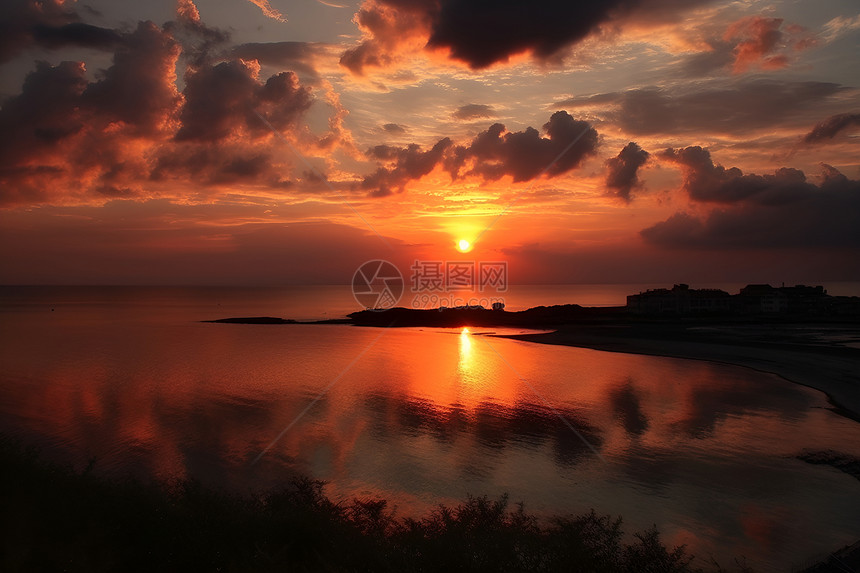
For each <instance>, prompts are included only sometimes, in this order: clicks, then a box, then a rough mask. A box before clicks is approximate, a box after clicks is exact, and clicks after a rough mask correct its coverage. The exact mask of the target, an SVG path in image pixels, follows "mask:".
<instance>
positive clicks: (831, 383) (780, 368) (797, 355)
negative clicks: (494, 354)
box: [502, 329, 860, 422]
mask: <svg viewBox="0 0 860 573" xmlns="http://www.w3.org/2000/svg"><path fill="white" fill-rule="evenodd" d="M502 337H503V338H512V339H515V340H523V341H527V342H537V343H541V344H558V345H563V346H577V347H581V348H591V349H594V350H603V351H608V352H624V353H628V354H645V355H650V356H665V357H670V358H688V359H694V360H706V361H709V362H720V363H724V364H732V365H736V366H745V367H747V368H752V369H754V370H759V371H762V372H768V373H771V374H776V375H777V376H780V377H782V378H784V379H786V380H788V381H790V382H794V383H796V384H801V385H803V386H807V387H809V388H814V389H816V390H819V391H821V392H824V393H825V394H826V395H827V398H828V400H829V401H830V403H831V404H832V405H833V407H834V411H835V412H837V413H839V414H841V415H843V416H846V417H849V418H851V419H853V420H856V421H858V422H860V350H857V349H853V348H844V347H831V346H825V347H821V346H814V345H798V344H792V345H778V344H777V345H768V346H765V345H741V344H726V343H721V342H713V341H698V340H677V339H661V338H643V337H629V336H623V335H616V334H607V333H604V332H599V331H598V332H595V331H594V330H593V329H561V330H557V331H555V332H549V333H541V334H518V335H503V336H502Z"/></svg>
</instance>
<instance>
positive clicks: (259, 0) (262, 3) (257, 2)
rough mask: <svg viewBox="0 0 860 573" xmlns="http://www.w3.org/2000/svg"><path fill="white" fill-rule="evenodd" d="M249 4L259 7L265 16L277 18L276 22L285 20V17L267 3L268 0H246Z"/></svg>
mask: <svg viewBox="0 0 860 573" xmlns="http://www.w3.org/2000/svg"><path fill="white" fill-rule="evenodd" d="M248 2H250V3H251V4H253V5H254V6H256V7H257V8H259V9H260V10H261V11H262V12H263V14H265V16H266V17H267V18H271V19H272V20H277V21H278V22H286V21H287V18H286V16H284V15H283V14H281V13H280V12H278V11H277V10H275V9H274V8H272V5H271V4H269V0H248Z"/></svg>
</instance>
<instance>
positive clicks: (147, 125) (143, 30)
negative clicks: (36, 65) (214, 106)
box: [83, 22, 182, 133]
mask: <svg viewBox="0 0 860 573" xmlns="http://www.w3.org/2000/svg"><path fill="white" fill-rule="evenodd" d="M180 50H181V49H180V47H179V44H177V43H176V41H175V40H174V39H173V37H172V36H171V35H170V34H168V33H167V32H165V31H163V30H162V29H161V28H159V27H158V26H156V25H155V24H153V23H152V22H141V23H140V24H138V27H137V29H136V30H135V31H134V32H132V33H131V34H128V35H127V36H126V37H125V38H124V41H123V43H122V46H121V47H120V48H119V49H118V50H117V51H116V53H115V54H114V57H113V65H112V66H111V67H110V68H109V69H108V70H106V71H105V72H104V74H103V78H102V79H101V80H100V81H99V82H97V83H94V84H91V85H90V86H89V87H88V88H87V91H86V94H85V97H84V102H83V103H84V105H86V106H88V107H89V108H90V109H93V110H97V112H98V114H99V116H100V118H101V121H103V122H110V121H122V122H124V123H125V124H128V125H131V126H134V128H135V131H136V132H137V133H153V132H157V131H161V130H162V129H165V128H166V127H167V122H168V121H169V120H170V119H171V117H172V116H173V115H175V113H176V112H177V110H178V108H179V105H180V102H181V101H182V98H181V97H180V95H179V93H178V91H177V89H176V72H175V69H176V61H177V59H178V58H179V53H180Z"/></svg>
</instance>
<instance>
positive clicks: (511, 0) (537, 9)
mask: <svg viewBox="0 0 860 573" xmlns="http://www.w3.org/2000/svg"><path fill="white" fill-rule="evenodd" d="M631 4H632V2H629V1H626V0H601V1H592V2H570V1H569V0H538V1H533V2H527V3H526V2H521V1H520V0H501V1H499V0H495V1H489V0H484V1H475V0H447V1H442V2H440V3H439V12H438V14H436V15H435V17H434V19H433V28H432V31H431V34H430V38H429V41H428V46H429V47H431V48H439V47H441V48H448V49H449V50H450V52H451V57H453V58H454V59H457V60H461V61H463V62H465V63H466V64H468V65H469V67H471V68H473V69H480V68H486V67H488V66H490V65H492V64H494V63H497V62H506V61H507V60H508V59H509V58H510V57H511V56H513V55H516V54H521V53H530V54H532V55H534V57H536V58H538V59H547V58H550V57H552V56H554V55H556V54H557V53H558V52H559V51H560V50H562V49H563V48H566V47H568V46H570V45H572V44H574V43H576V42H578V41H579V40H582V39H583V38H585V37H586V36H588V35H589V34H590V33H591V32H593V31H594V30H595V29H596V28H597V27H598V26H599V25H600V24H601V23H603V22H605V21H607V20H609V18H610V17H611V15H612V13H613V10H615V9H618V8H621V7H625V6H628V5H631ZM431 5H432V4H431Z"/></svg>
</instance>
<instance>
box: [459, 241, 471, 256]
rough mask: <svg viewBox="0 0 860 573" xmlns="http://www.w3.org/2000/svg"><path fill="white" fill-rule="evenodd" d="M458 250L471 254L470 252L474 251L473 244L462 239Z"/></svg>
mask: <svg viewBox="0 0 860 573" xmlns="http://www.w3.org/2000/svg"><path fill="white" fill-rule="evenodd" d="M457 249H458V250H459V251H460V252H461V253H466V252H469V251H470V250H472V243H470V242H469V241H467V240H466V239H460V240H459V241H457Z"/></svg>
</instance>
